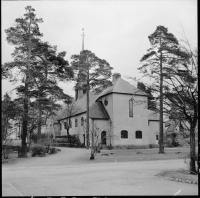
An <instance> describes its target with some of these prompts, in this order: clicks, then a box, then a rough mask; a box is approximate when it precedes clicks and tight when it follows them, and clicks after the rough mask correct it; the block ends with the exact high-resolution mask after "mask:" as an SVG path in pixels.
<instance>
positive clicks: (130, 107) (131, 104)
mask: <svg viewBox="0 0 200 198" xmlns="http://www.w3.org/2000/svg"><path fill="white" fill-rule="evenodd" d="M128 104H129V118H133V98H131V99H130V100H129V103H128Z"/></svg>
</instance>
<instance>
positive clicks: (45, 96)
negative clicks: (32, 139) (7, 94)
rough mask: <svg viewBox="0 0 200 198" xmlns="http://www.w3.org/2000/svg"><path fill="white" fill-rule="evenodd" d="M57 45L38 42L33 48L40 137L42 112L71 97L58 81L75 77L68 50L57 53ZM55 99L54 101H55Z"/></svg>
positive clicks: (33, 93)
mask: <svg viewBox="0 0 200 198" xmlns="http://www.w3.org/2000/svg"><path fill="white" fill-rule="evenodd" d="M56 51H57V49H56V46H51V45H50V44H49V43H48V42H38V43H37V45H36V46H35V48H34V49H33V50H32V54H33V56H34V63H33V67H32V68H31V72H32V76H33V82H34V90H33V92H32V96H35V98H36V99H37V109H38V113H39V116H38V139H40V136H41V120H42V112H43V110H44V109H46V110H47V109H48V106H49V105H51V108H52V110H56V108H57V107H58V105H56V104H55V102H56V101H57V100H66V99H67V98H71V97H70V96H69V95H67V94H64V92H63V90H62V89H61V88H60V87H59V86H58V81H68V80H71V79H72V78H73V70H72V68H71V67H70V66H69V63H68V61H66V60H65V59H64V57H65V55H66V52H60V53H58V54H57V52H56ZM53 101H54V102H53Z"/></svg>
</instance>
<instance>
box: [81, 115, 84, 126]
mask: <svg viewBox="0 0 200 198" xmlns="http://www.w3.org/2000/svg"><path fill="white" fill-rule="evenodd" d="M83 125H84V118H83V117H82V118H81V126H83Z"/></svg>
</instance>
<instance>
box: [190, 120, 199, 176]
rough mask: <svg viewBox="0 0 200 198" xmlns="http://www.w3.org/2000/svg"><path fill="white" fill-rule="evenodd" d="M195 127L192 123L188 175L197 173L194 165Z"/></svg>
mask: <svg viewBox="0 0 200 198" xmlns="http://www.w3.org/2000/svg"><path fill="white" fill-rule="evenodd" d="M195 127H196V124H195V123H192V124H191V128H190V173H191V174H195V173H197V170H196V163H195V155H196V154H195Z"/></svg>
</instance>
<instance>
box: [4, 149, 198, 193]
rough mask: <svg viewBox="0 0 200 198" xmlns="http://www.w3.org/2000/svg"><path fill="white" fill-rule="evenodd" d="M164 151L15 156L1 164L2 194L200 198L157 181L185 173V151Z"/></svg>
mask: <svg viewBox="0 0 200 198" xmlns="http://www.w3.org/2000/svg"><path fill="white" fill-rule="evenodd" d="M165 152H166V155H165V154H157V153H158V149H150V150H147V149H146V150H145V149H144V150H132V149H131V150H105V151H101V153H98V154H97V156H96V158H95V160H92V161H90V160H89V157H90V153H89V151H88V150H87V149H80V148H61V151H60V152H58V153H57V154H53V155H47V156H46V157H30V154H29V157H28V158H24V159H21V158H17V157H16V154H15V156H11V158H10V159H9V160H8V163H3V164H2V186H3V194H2V195H3V196H14V195H15V196H16V195H19V196H22V195H24V196H78V195H91V196H92V195H93V196H94V195H99V196H103V195H198V185H196V184H189V183H182V182H175V181H170V180H167V179H163V178H162V177H159V176H158V175H159V174H160V173H163V172H166V171H176V170H180V169H186V166H185V164H184V160H183V157H184V156H186V154H187V152H188V150H187V149H179V150H178V149H175V150H174V149H166V150H165ZM148 153H149V154H148ZM102 154H103V155H102ZM105 154H108V155H105ZM13 155H14V154H13Z"/></svg>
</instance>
